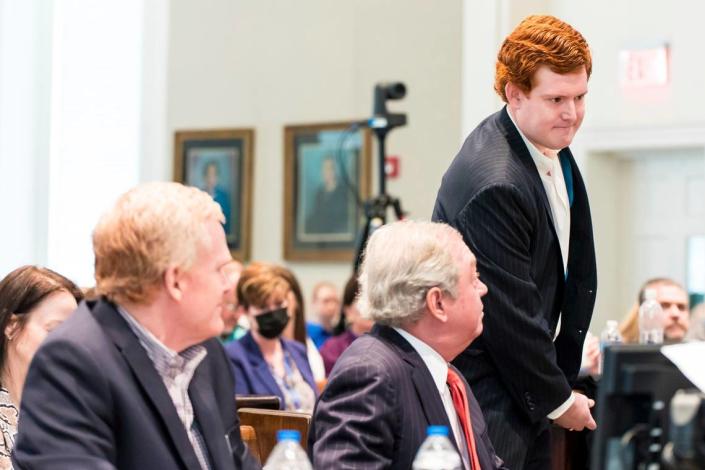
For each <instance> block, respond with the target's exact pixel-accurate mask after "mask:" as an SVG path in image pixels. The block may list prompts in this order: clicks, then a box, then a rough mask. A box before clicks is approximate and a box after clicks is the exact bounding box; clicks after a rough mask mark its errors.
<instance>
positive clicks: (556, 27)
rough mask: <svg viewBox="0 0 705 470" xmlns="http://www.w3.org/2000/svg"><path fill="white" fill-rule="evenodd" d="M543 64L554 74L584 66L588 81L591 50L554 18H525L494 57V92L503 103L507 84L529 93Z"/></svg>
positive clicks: (581, 37) (580, 38)
mask: <svg viewBox="0 0 705 470" xmlns="http://www.w3.org/2000/svg"><path fill="white" fill-rule="evenodd" d="M543 65H547V66H548V67H549V68H550V69H551V70H552V71H553V72H556V73H569V72H573V71H574V70H576V69H579V68H580V67H585V71H586V72H587V76H588V78H590V73H591V72H592V57H591V56H590V48H589V47H588V44H587V41H585V38H584V37H583V36H582V34H580V33H579V32H578V31H576V30H575V29H574V28H573V27H572V26H571V25H569V24H568V23H565V22H564V21H561V20H559V19H558V18H556V17H554V16H548V15H532V16H527V17H526V18H525V19H524V20H523V21H522V22H521V23H519V25H518V26H517V27H516V28H515V29H514V31H512V32H511V34H510V35H509V36H507V38H506V39H505V40H504V43H502V47H501V48H500V50H499V53H498V54H497V65H496V72H495V82H494V89H495V91H496V92H497V94H498V95H499V96H500V97H501V98H502V100H504V102H505V103H506V102H507V96H506V94H505V92H504V89H505V86H506V85H507V83H508V82H512V83H514V84H515V85H516V86H517V87H519V89H521V90H522V91H523V92H525V93H529V92H530V91H531V86H532V83H531V79H532V78H533V76H534V73H535V72H536V70H538V68H539V67H541V66H543Z"/></svg>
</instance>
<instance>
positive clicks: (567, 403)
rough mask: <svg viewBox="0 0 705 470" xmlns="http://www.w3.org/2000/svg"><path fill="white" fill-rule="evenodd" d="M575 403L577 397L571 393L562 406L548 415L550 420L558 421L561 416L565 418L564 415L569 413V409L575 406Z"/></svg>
mask: <svg viewBox="0 0 705 470" xmlns="http://www.w3.org/2000/svg"><path fill="white" fill-rule="evenodd" d="M574 401H575V396H574V395H573V392H571V393H570V396H569V397H568V399H567V400H566V401H564V402H563V404H562V405H561V406H559V407H558V408H556V409H555V410H553V411H551V412H550V413H549V414H548V419H551V420H556V419H558V418H560V417H561V416H563V413H565V412H566V411H568V408H570V407H571V406H572V405H573V402H574Z"/></svg>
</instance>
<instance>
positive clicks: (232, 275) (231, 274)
mask: <svg viewBox="0 0 705 470" xmlns="http://www.w3.org/2000/svg"><path fill="white" fill-rule="evenodd" d="M218 272H219V273H220V275H221V277H222V278H223V282H224V283H226V284H228V285H229V286H232V287H235V283H236V282H237V280H238V278H239V277H240V263H238V262H237V261H235V260H234V259H231V260H230V261H228V262H227V263H225V264H224V265H222V266H221V267H220V268H218Z"/></svg>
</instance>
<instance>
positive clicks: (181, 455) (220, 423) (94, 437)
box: [13, 300, 260, 470]
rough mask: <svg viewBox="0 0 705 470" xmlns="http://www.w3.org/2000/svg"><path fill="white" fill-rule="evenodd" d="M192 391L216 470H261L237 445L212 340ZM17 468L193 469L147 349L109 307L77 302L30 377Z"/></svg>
mask: <svg viewBox="0 0 705 470" xmlns="http://www.w3.org/2000/svg"><path fill="white" fill-rule="evenodd" d="M202 344H203V345H204V346H205V347H206V350H207V352H208V355H207V356H206V357H205V359H203V361H202V362H201V364H200V365H199V366H198V368H197V369H196V371H195V373H194V376H193V379H192V381H191V384H190V387H189V395H190V397H191V401H192V403H193V408H194V413H195V416H196V419H197V421H198V425H199V427H200V429H201V433H202V435H203V438H204V441H205V444H206V447H207V449H208V453H209V455H210V462H211V465H212V468H214V469H222V470H225V469H239V468H260V466H259V464H257V463H256V462H255V460H254V459H253V457H252V456H251V455H250V454H249V452H248V451H247V450H246V448H245V446H244V444H243V442H242V440H241V439H240V426H239V421H238V418H237V413H236V410H235V400H234V399H233V393H232V390H233V379H232V375H231V373H230V371H229V365H228V360H227V358H226V357H225V354H224V352H223V348H222V346H220V343H219V342H218V340H216V339H212V340H208V341H205V342H204V343H202ZM21 416H22V419H20V423H19V434H18V437H17V441H16V445H15V449H14V453H13V462H14V464H15V468H16V469H22V468H26V469H52V470H62V469H66V470H80V469H91V470H94V469H113V468H119V469H137V468H145V469H146V468H155V469H167V468H168V469H200V466H199V463H198V460H197V458H196V454H195V452H194V451H193V447H192V445H191V443H190V441H189V438H188V435H187V433H186V429H185V428H184V425H183V424H182V422H181V420H180V419H179V416H178V415H177V413H176V408H175V407H174V404H173V402H172V400H171V398H170V397H169V394H168V392H167V389H166V387H165V386H164V383H163V382H162V379H161V377H160V376H159V374H158V373H157V371H156V369H155V368H154V366H153V364H152V362H151V360H150V359H149V357H148V356H147V353H146V351H145V350H144V348H143V347H142V345H141V344H140V343H139V340H138V339H137V337H136V336H135V335H134V334H133V333H132V330H130V327H129V326H128V325H127V323H126V322H125V320H124V319H123V318H122V317H121V316H120V314H119V313H118V312H117V311H116V310H115V307H114V306H113V305H112V304H110V303H108V302H107V301H105V300H99V301H97V302H88V303H86V302H83V303H81V305H80V306H79V308H78V310H77V311H76V312H75V313H74V314H73V315H72V316H71V317H70V318H69V319H68V320H67V321H66V322H64V324H63V325H61V326H60V327H58V328H57V329H56V330H55V331H54V332H53V333H52V334H50V335H49V337H48V338H47V339H46V341H45V342H44V343H43V344H42V346H41V347H40V348H39V351H38V352H37V354H36V355H35V357H34V360H33V361H32V364H31V366H30V369H29V374H28V375H27V381H26V383H25V388H24V392H23V395H22V409H21Z"/></svg>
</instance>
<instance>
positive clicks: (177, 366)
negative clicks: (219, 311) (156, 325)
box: [117, 305, 207, 375]
mask: <svg viewBox="0 0 705 470" xmlns="http://www.w3.org/2000/svg"><path fill="white" fill-rule="evenodd" d="M117 310H118V312H119V313H120V315H121V316H122V317H123V318H124V319H125V321H126V322H127V324H128V326H129V327H130V329H131V330H132V332H133V333H134V334H135V336H137V339H138V340H139V342H140V344H141V345H142V347H143V348H144V349H145V351H146V352H147V356H149V358H150V359H151V360H152V363H154V366H155V367H156V368H157V371H158V372H159V374H160V375H174V374H177V373H181V372H185V371H190V372H191V373H193V371H194V370H195V369H196V367H197V366H198V365H199V364H200V362H201V361H202V360H203V359H204V358H205V357H206V354H207V351H206V348H205V347H204V346H203V345H200V344H197V345H194V346H191V347H188V348H186V349H184V350H183V351H181V352H178V353H177V352H176V351H174V350H172V349H170V348H169V347H167V346H166V345H165V344H164V343H162V342H161V341H159V339H158V338H157V337H156V336H154V335H153V334H152V332H151V331H149V330H148V329H147V328H145V327H144V326H143V325H142V324H140V323H139V322H138V321H137V320H136V319H135V317H133V316H132V315H131V314H130V312H128V311H127V310H125V309H124V308H123V307H121V306H119V305H118V306H117Z"/></svg>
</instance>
